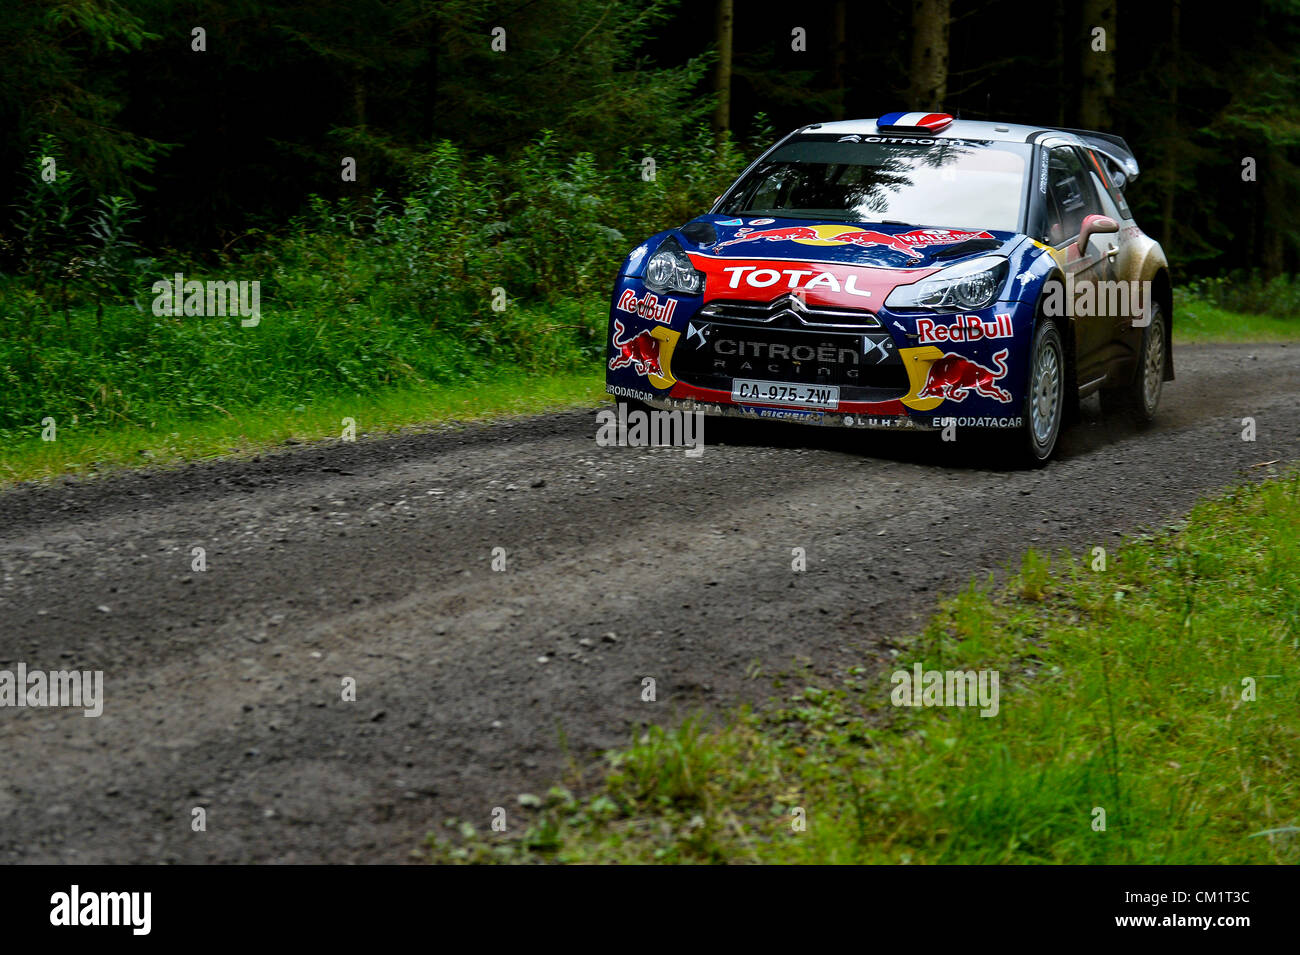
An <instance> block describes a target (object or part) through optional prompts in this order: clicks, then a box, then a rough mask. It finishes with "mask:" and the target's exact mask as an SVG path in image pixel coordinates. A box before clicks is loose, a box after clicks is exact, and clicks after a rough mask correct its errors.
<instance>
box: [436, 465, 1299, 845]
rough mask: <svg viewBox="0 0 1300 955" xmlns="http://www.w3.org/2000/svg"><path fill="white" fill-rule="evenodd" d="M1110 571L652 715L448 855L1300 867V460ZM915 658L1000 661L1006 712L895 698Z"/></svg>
mask: <svg viewBox="0 0 1300 955" xmlns="http://www.w3.org/2000/svg"><path fill="white" fill-rule="evenodd" d="M1102 567H1103V564H1102V562H1101V560H1100V555H1099V554H1098V553H1096V552H1090V553H1089V554H1087V555H1086V556H1085V557H1084V558H1083V559H1082V560H1077V559H1071V558H1069V557H1068V556H1064V555H1063V556H1061V557H1058V558H1057V559H1056V560H1055V562H1049V560H1048V559H1047V558H1046V557H1044V556H1042V555H1038V554H1034V553H1033V552H1030V553H1029V554H1027V555H1026V557H1025V560H1024V564H1023V566H1022V568H1021V571H1020V573H1019V574H1018V575H1016V576H1015V577H1014V579H1013V580H1012V581H1011V582H1010V583H1009V584H1008V586H1007V587H1005V588H1002V589H998V590H992V589H981V588H979V587H977V586H976V585H975V584H974V583H972V585H971V586H970V588H969V589H968V590H966V591H965V592H963V593H961V594H959V595H957V596H956V597H954V598H952V599H950V600H948V601H947V602H945V603H944V604H943V605H942V607H941V609H940V610H939V611H938V612H937V613H936V614H935V616H934V617H933V619H932V621H931V622H930V623H929V625H928V626H927V628H926V630H925V632H924V633H923V634H920V635H919V636H916V637H915V638H913V639H911V640H909V641H905V642H904V643H903V645H902V648H901V649H900V650H898V651H896V656H895V657H894V658H893V659H892V661H888V662H886V663H885V665H884V667H883V669H881V668H880V667H873V668H871V669H870V670H869V669H868V668H865V667H864V668H857V669H856V670H855V671H854V672H852V673H851V674H850V675H849V676H848V678H846V679H845V680H844V682H843V684H842V685H840V686H806V687H805V686H797V685H796V689H797V691H796V692H794V693H792V694H791V695H789V696H788V697H786V698H785V699H784V700H783V701H781V702H780V703H778V704H777V705H775V706H773V707H771V708H768V709H765V710H763V711H762V712H752V711H748V710H743V711H740V712H738V713H736V714H734V715H733V716H732V717H731V718H730V720H729V721H728V722H727V724H726V725H724V726H720V727H719V726H713V727H711V726H709V725H708V724H706V722H705V721H704V720H703V719H702V718H696V719H691V720H688V721H687V722H686V723H685V724H684V725H682V726H681V727H679V728H676V729H667V730H665V729H660V728H652V729H650V730H649V731H648V732H647V733H645V734H644V735H642V736H641V737H640V738H639V739H636V740H634V741H632V743H631V744H630V745H629V746H628V748H626V749H624V750H621V751H618V752H612V753H609V754H608V755H607V757H606V759H605V761H604V764H603V768H602V770H601V772H600V778H599V779H598V780H597V781H595V782H594V784H593V782H592V781H591V780H590V779H589V778H586V779H584V777H583V776H582V774H579V773H576V771H575V773H574V775H573V778H571V779H568V780H562V781H561V782H562V783H564V785H559V786H556V787H555V788H553V789H552V790H551V791H550V792H549V793H548V794H547V795H546V796H545V797H531V796H521V797H520V805H519V807H511V809H510V810H509V814H508V818H510V820H511V822H510V825H511V830H512V831H513V832H512V831H511V830H508V831H507V832H505V833H500V834H498V833H485V834H480V833H479V832H478V831H476V829H475V827H474V826H473V825H471V824H470V823H467V822H457V821H455V820H448V821H447V826H448V827H449V828H447V829H445V830H442V831H441V832H439V833H435V834H433V835H431V836H430V841H429V842H430V846H431V851H432V858H433V859H434V860H435V861H562V862H654V861H662V862H797V863H862V862H872V863H886V862H887V863H909V862H910V863H1144V864H1169V863H1181V864H1207V863H1296V862H1300V683H1298V682H1297V676H1298V675H1300V673H1298V672H1297V671H1298V668H1297V648H1298V647H1300V475H1298V474H1290V475H1288V476H1285V477H1282V478H1280V479H1277V480H1273V481H1270V482H1267V483H1265V484H1262V485H1258V486H1253V487H1248V488H1243V489H1239V490H1235V491H1233V492H1231V493H1229V494H1227V495H1226V496H1224V497H1221V498H1218V499H1216V500H1213V501H1209V502H1205V503H1202V504H1201V505H1199V506H1198V507H1197V508H1196V509H1195V510H1194V511H1193V513H1192V514H1191V515H1190V517H1189V519H1188V521H1187V522H1186V524H1185V526H1182V527H1181V528H1172V529H1169V530H1167V531H1166V532H1165V533H1163V534H1161V535H1159V536H1156V537H1146V538H1141V539H1138V540H1134V541H1131V542H1129V543H1127V544H1125V545H1124V546H1123V547H1122V549H1121V550H1120V551H1118V552H1117V553H1113V554H1110V555H1109V556H1108V559H1107V560H1106V562H1105V564H1104V569H1102ZM916 663H921V664H922V665H923V667H924V668H925V669H926V670H929V669H937V670H950V669H952V670H993V671H997V672H998V673H999V675H1000V682H999V688H1000V694H999V707H998V712H997V714H996V715H995V716H991V717H982V716H981V715H980V714H979V712H978V711H977V709H974V708H957V707H951V706H949V707H943V706H934V707H899V706H894V705H892V704H891V692H892V691H893V689H894V684H893V682H892V679H891V678H892V675H893V673H894V672H896V671H898V670H905V671H911V669H912V667H913V665H914V664H916ZM575 791H576V792H578V793H580V795H577V796H575V795H574V792H575ZM1103 813H1104V816H1103ZM800 818H802V819H803V820H804V828H803V829H802V830H800V829H799V828H798V826H797V822H798V820H799V819H800ZM483 821H484V822H486V821H487V820H486V819H485V820H483ZM1103 824H1104V828H1102V825H1103Z"/></svg>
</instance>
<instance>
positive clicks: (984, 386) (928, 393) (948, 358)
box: [916, 348, 1011, 404]
mask: <svg viewBox="0 0 1300 955" xmlns="http://www.w3.org/2000/svg"><path fill="white" fill-rule="evenodd" d="M993 366H994V367H993V368H985V367H984V366H983V365H981V364H979V363H978V362H974V361H971V360H970V359H969V358H966V357H965V356H963V355H944V356H943V357H942V358H940V359H939V360H938V361H936V362H935V363H934V364H932V365H931V366H930V374H929V377H928V378H926V380H925V387H924V388H922V389H921V390H920V391H918V392H917V393H916V396H917V397H918V398H946V399H947V400H949V401H965V400H966V396H967V395H968V394H970V393H971V392H972V391H973V392H975V394H976V395H978V396H979V397H981V398H992V399H994V400H995V401H1000V402H1002V403H1003V404H1007V403H1008V402H1010V401H1011V392H1009V391H1004V390H1003V389H1001V388H999V387H998V385H997V382H998V380H999V379H1001V378H1003V377H1004V376H1005V375H1006V373H1007V349H1005V348H1004V349H1002V350H1001V351H999V352H997V353H996V354H995V355H994V356H993Z"/></svg>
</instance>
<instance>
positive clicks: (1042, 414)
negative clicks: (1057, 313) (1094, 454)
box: [1012, 317, 1069, 468]
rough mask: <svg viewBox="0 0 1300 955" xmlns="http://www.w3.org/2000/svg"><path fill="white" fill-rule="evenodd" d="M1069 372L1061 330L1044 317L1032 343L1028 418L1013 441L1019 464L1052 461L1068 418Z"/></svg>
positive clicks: (1023, 414)
mask: <svg viewBox="0 0 1300 955" xmlns="http://www.w3.org/2000/svg"><path fill="white" fill-rule="evenodd" d="M1068 372H1069V366H1068V365H1067V364H1066V361H1065V346H1064V344H1063V343H1062V342H1061V332H1060V330H1059V329H1057V327H1056V323H1055V322H1052V321H1050V320H1049V319H1044V318H1042V317H1040V318H1039V320H1038V326H1037V327H1036V328H1035V329H1034V340H1033V342H1032V344H1031V345H1030V346H1029V374H1028V376H1027V377H1026V379H1025V403H1024V405H1023V406H1022V407H1021V417H1022V418H1023V419H1024V421H1023V423H1022V424H1021V426H1020V428H1019V429H1018V430H1017V431H1016V432H1014V437H1013V440H1012V452H1013V457H1014V458H1015V459H1016V463H1019V464H1022V465H1028V466H1029V467H1035V468H1041V467H1042V466H1043V465H1045V464H1046V463H1047V462H1048V461H1049V460H1051V457H1052V453H1053V452H1054V451H1055V450H1056V441H1057V439H1058V438H1059V437H1060V436H1061V426H1062V424H1063V423H1064V420H1065V412H1066V398H1065V396H1066V387H1067V385H1068V384H1069V383H1068V382H1067V381H1066V376H1067V374H1068Z"/></svg>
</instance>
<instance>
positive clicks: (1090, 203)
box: [1045, 146, 1100, 245]
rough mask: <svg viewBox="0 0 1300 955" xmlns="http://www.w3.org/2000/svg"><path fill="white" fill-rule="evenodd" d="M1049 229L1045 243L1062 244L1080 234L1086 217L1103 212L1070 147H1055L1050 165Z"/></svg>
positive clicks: (1086, 173) (1076, 156)
mask: <svg viewBox="0 0 1300 955" xmlns="http://www.w3.org/2000/svg"><path fill="white" fill-rule="evenodd" d="M1047 199H1048V202H1047V208H1048V220H1049V221H1048V227H1047V238H1046V240H1045V241H1047V242H1048V243H1050V244H1051V245H1060V244H1061V243H1062V242H1067V241H1069V240H1070V239H1073V238H1074V237H1075V236H1077V235H1078V234H1079V228H1080V226H1082V225H1083V220H1084V217H1085V216H1088V215H1091V214H1092V213H1094V212H1098V211H1100V210H1099V208H1098V205H1097V197H1096V194H1095V193H1094V192H1093V189H1092V182H1091V181H1090V180H1089V178H1088V171H1087V170H1086V169H1084V167H1083V161H1082V160H1081V159H1080V158H1079V154H1078V153H1077V152H1075V151H1074V148H1073V147H1071V146H1056V147H1055V148H1053V149H1052V151H1051V153H1050V154H1049V156H1048V162H1047Z"/></svg>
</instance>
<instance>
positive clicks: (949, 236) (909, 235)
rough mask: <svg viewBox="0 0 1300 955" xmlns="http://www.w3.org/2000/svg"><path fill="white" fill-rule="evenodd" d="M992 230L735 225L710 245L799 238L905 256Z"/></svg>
mask: <svg viewBox="0 0 1300 955" xmlns="http://www.w3.org/2000/svg"><path fill="white" fill-rule="evenodd" d="M993 237H994V236H993V234H992V233H991V232H963V231H961V230H959V229H913V230H912V231H911V232H899V233H897V234H895V235H890V234H889V233H887V232H877V231H875V230H874V229H859V228H857V227H855V226H843V225H796V226H786V227H783V228H779V229H753V228H749V227H746V228H743V229H737V230H736V234H735V236H733V237H732V238H731V239H729V240H727V241H726V242H720V243H718V244H717V245H715V246H714V247H713V251H714V252H718V251H721V250H722V249H725V248H727V247H728V246H732V245H738V244H740V243H742V242H798V243H799V244H801V245H859V246H874V245H878V246H884V247H885V248H887V249H890V250H892V251H894V252H898V253H899V254H900V255H905V256H907V257H908V258H916V257H917V256H919V255H920V254H921V253H920V250H921V249H925V248H929V247H930V246H935V245H955V244H956V243H958V242H965V241H966V240H967V239H992V238H993Z"/></svg>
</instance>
